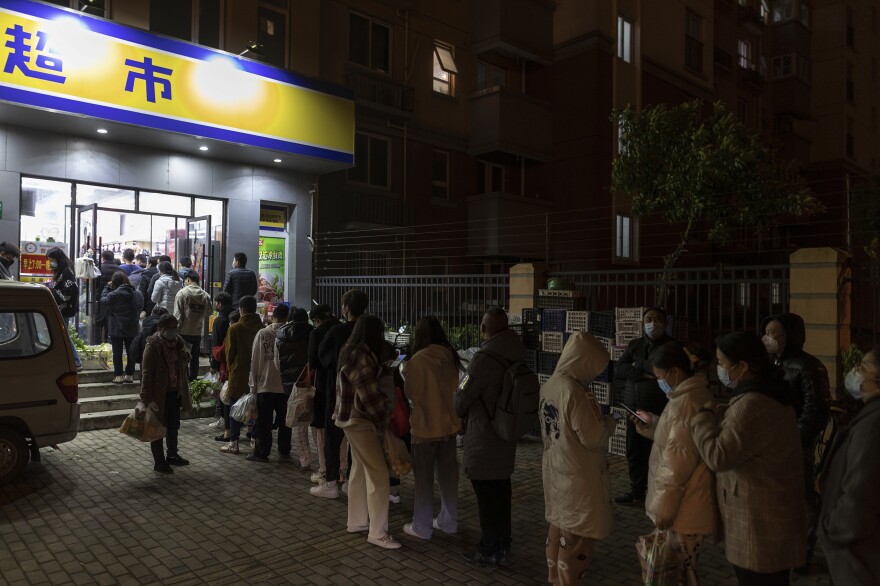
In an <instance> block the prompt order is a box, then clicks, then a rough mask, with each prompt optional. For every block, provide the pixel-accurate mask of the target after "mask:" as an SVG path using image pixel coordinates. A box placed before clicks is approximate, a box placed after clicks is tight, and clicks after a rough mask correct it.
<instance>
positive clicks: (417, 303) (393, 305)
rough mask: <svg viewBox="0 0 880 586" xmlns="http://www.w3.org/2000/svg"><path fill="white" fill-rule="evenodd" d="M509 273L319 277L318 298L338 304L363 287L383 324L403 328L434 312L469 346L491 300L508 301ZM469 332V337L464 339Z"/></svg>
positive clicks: (494, 302)
mask: <svg viewBox="0 0 880 586" xmlns="http://www.w3.org/2000/svg"><path fill="white" fill-rule="evenodd" d="M509 283H510V278H509V275H506V274H499V275H446V276H411V275H397V276H388V277H354V276H342V277H318V278H316V279H315V301H317V302H318V303H327V304H328V305H330V307H333V308H338V307H339V306H340V303H341V301H340V300H341V299H342V295H343V294H344V293H345V292H346V291H348V290H349V289H360V290H361V291H364V292H365V293H366V294H367V295H368V296H369V298H370V305H369V308H368V309H367V311H369V312H370V313H372V314H374V315H377V316H379V317H380V318H381V319H382V320H383V321H384V322H385V325H386V326H388V327H390V328H393V329H399V328H401V327H405V326H407V325H410V326H412V325H415V323H416V322H417V321H418V320H419V318H420V317H423V316H427V315H432V316H434V317H436V318H437V319H440V320H442V321H444V322H446V324H447V327H448V329H449V330H450V335H451V337H455V338H457V339H455V340H453V343H454V344H456V345H457V346H464V347H467V346H468V345H471V344H472V343H473V342H474V341H475V340H474V332H475V331H477V330H476V328H477V326H479V323H480V320H481V318H482V317H483V313H484V312H485V311H486V309H487V308H489V307H493V306H496V305H497V306H501V307H507V305H508V299H509V290H510V285H509ZM465 338H466V339H465Z"/></svg>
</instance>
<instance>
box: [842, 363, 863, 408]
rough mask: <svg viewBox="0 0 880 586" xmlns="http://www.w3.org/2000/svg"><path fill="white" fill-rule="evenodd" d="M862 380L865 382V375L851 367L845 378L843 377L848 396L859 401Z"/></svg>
mask: <svg viewBox="0 0 880 586" xmlns="http://www.w3.org/2000/svg"><path fill="white" fill-rule="evenodd" d="M863 382H865V375H863V374H862V373H861V372H858V371H857V370H856V369H855V368H853V369H852V370H851V371H849V372H848V373H847V374H846V378H845V379H843V386H844V387H846V392H847V393H849V395H850V397H852V398H853V399H855V400H856V401H861V400H862V396H863V393H862V383H863Z"/></svg>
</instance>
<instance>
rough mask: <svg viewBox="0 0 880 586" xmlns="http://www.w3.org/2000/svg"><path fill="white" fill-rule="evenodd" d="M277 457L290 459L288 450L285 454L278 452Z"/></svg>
mask: <svg viewBox="0 0 880 586" xmlns="http://www.w3.org/2000/svg"><path fill="white" fill-rule="evenodd" d="M278 457H279V458H281V459H282V460H290V452H288V453H286V454H278Z"/></svg>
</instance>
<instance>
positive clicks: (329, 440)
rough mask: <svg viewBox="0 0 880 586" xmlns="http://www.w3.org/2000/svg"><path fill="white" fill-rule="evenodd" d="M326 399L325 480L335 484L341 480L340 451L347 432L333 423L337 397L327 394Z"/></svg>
mask: <svg viewBox="0 0 880 586" xmlns="http://www.w3.org/2000/svg"><path fill="white" fill-rule="evenodd" d="M324 399H325V403H324V461H325V462H326V466H327V473H326V475H325V480H326V481H327V482H333V481H336V480H339V465H340V464H339V451H340V450H341V449H342V440H343V439H344V438H345V432H344V431H342V430H341V429H340V428H338V427H336V422H335V421H333V410H334V409H335V408H336V395H335V394H333V395H330V396H326V394H325V397H324ZM348 462H349V465H351V455H349V457H348ZM346 478H347V476H346Z"/></svg>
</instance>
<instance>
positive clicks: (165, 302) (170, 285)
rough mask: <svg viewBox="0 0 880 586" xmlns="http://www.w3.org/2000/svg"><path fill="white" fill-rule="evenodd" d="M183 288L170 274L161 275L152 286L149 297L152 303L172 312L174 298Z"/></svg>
mask: <svg viewBox="0 0 880 586" xmlns="http://www.w3.org/2000/svg"><path fill="white" fill-rule="evenodd" d="M182 288H183V285H182V284H181V282H180V281H175V280H174V278H173V277H172V276H171V275H162V276H161V277H159V279H158V280H157V281H156V286H155V287H153V295H152V296H151V297H150V299H152V301H153V303H155V304H156V305H158V306H160V307H164V308H165V309H167V310H168V313H174V298H175V297H176V296H177V293H178V292H179V291H180V290H181V289H182Z"/></svg>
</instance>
